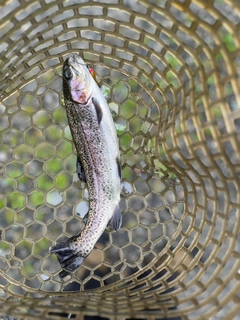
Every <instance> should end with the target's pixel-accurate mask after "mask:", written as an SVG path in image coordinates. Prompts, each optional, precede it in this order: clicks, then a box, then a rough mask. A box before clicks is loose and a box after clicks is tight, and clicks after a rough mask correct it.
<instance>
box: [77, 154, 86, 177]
mask: <svg viewBox="0 0 240 320" xmlns="http://www.w3.org/2000/svg"><path fill="white" fill-rule="evenodd" d="M77 174H78V178H79V179H80V180H82V181H84V182H86V176H85V172H84V170H83V166H82V163H81V161H80V160H79V158H77Z"/></svg>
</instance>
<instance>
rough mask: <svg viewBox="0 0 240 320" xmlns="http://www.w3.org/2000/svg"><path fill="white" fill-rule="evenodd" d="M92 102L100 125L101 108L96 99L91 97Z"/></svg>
mask: <svg viewBox="0 0 240 320" xmlns="http://www.w3.org/2000/svg"><path fill="white" fill-rule="evenodd" d="M92 102H93V105H94V107H95V110H96V114H97V120H98V125H100V123H101V121H102V116H103V113H102V109H101V107H100V104H99V103H98V101H97V100H96V99H94V98H92Z"/></svg>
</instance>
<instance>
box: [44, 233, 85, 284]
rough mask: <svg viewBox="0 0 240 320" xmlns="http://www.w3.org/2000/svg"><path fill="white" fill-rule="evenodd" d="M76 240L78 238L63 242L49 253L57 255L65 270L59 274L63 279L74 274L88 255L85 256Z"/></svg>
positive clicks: (53, 247)
mask: <svg viewBox="0 0 240 320" xmlns="http://www.w3.org/2000/svg"><path fill="white" fill-rule="evenodd" d="M74 239H76V236H74V237H72V238H70V239H67V240H66V241H61V242H59V243H57V244H56V245H55V246H52V247H50V249H49V253H51V254H52V253H55V254H56V256H57V259H58V261H59V263H60V265H61V267H62V268H63V269H65V270H62V271H61V272H60V274H59V275H60V277H61V278H64V277H65V276H67V275H68V273H69V272H73V271H74V270H76V269H77V268H78V267H80V266H81V264H82V263H83V261H84V259H85V258H86V255H84V254H83V252H82V250H81V248H80V247H79V245H77V244H76V241H74ZM68 271H69V272H68Z"/></svg>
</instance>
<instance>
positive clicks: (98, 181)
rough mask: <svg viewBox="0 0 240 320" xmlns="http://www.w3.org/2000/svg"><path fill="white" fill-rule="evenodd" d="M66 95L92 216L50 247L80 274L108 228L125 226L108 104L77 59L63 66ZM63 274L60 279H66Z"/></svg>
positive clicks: (72, 58) (75, 56)
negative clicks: (120, 202) (68, 235)
mask: <svg viewBox="0 0 240 320" xmlns="http://www.w3.org/2000/svg"><path fill="white" fill-rule="evenodd" d="M63 93H64V102H65V107H66V112H67V117H68V123H69V127H70V130H71V133H72V137H73V141H74V144H75V147H76V151H77V156H78V159H79V163H77V170H78V171H79V170H80V171H81V174H80V172H78V173H79V176H80V177H83V178H84V179H86V182H87V187H88V193H89V212H88V220H87V223H86V225H85V228H84V229H83V230H82V232H80V233H79V234H77V235H75V236H73V237H71V238H70V239H68V240H66V241H63V242H60V243H58V244H56V245H55V246H53V247H51V248H50V253H55V254H56V255H57V258H58V260H59V262H60V264H61V267H62V268H64V269H65V270H67V271H74V270H75V269H77V268H78V267H79V266H80V265H81V264H82V263H83V261H84V259H85V258H86V257H87V255H88V254H89V253H90V252H91V251H92V249H93V248H94V245H95V244H96V242H97V241H98V239H99V237H100V236H101V235H102V233H103V232H104V230H105V228H106V226H107V225H109V226H110V227H112V228H113V229H115V230H118V229H119V228H120V226H121V221H122V219H121V213H120V208H119V201H120V189H121V167H120V160H119V159H120V156H119V147H118V139H117V135H116V129H115V125H114V122H113V119H112V115H111V112H110V110H109V107H108V104H107V102H106V100H105V98H104V97H103V95H102V92H101V91H100V89H99V87H98V85H97V83H96V82H95V80H94V79H93V77H92V75H91V73H90V71H89V70H88V68H87V66H86V65H85V63H84V61H83V60H82V59H81V58H80V57H79V56H78V55H76V54H75V55H73V56H72V57H70V58H68V59H67V60H66V61H65V63H64V66H63ZM67 271H62V272H61V273H60V276H62V277H63V276H65V275H66V274H67Z"/></svg>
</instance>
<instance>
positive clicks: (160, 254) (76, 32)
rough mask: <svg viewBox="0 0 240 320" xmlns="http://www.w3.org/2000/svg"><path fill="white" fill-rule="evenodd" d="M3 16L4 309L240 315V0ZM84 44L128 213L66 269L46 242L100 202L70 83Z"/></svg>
mask: <svg viewBox="0 0 240 320" xmlns="http://www.w3.org/2000/svg"><path fill="white" fill-rule="evenodd" d="M0 18H1V19H0V52H1V54H0V72H1V76H0V94H1V96H0V99H1V100H0V131H1V135H0V142H1V143H0V164H1V167H0V168H1V179H0V193H1V194H0V231H1V242H0V306H1V312H0V313H1V314H3V315H12V316H16V317H17V318H18V319H39V318H42V319H63V318H67V317H68V318H75V319H85V318H84V316H87V315H88V316H91V315H92V316H96V315H101V316H103V317H106V318H109V319H123V318H138V319H145V318H147V319H156V318H158V319H160V318H161V319H163V318H167V317H168V318H169V317H176V316H179V317H181V319H183V320H184V319H185V320H186V319H202V318H203V317H204V319H209V318H211V317H214V319H223V318H226V319H238V315H239V314H240V307H239V305H240V281H239V280H240V276H239V269H240V239H239V223H240V219H239V190H240V186H239V174H240V158H239V157H240V144H239V134H240V111H239V97H240V85H239V73H240V58H239V48H240V46H239V41H240V38H239V26H240V24H239V22H240V4H239V2H238V1H233V0H232V1H230V0H225V1H223V0H209V1H200V0H199V1H197V0H185V1H184V0H168V1H166V0H158V1H157V0H151V1H130V0H111V1H107V0H103V1H90V0H89V1H88V0H82V1H74V0H69V1H54V0H52V1H50V0H41V1H34V0H33V1H27V0H26V1H23V0H18V1H17V0H12V1H6V2H4V1H3V2H2V3H1V8H0ZM72 53H78V54H80V55H81V56H82V57H83V59H84V60H85V61H86V62H88V63H90V64H91V65H92V66H93V68H94V69H95V72H96V75H97V80H98V82H99V85H100V86H101V87H102V88H104V90H105V93H106V95H107V96H108V103H109V106H110V109H111V110H112V113H113V117H114V121H115V123H116V128H117V133H118V137H119V143H120V152H121V161H122V168H123V186H124V189H123V192H122V197H121V203H120V206H121V210H122V216H123V225H122V228H121V229H120V230H119V231H118V232H111V231H109V230H106V232H104V234H103V235H102V236H101V238H100V239H99V241H98V243H97V244H96V246H95V248H94V250H93V251H92V253H91V254H90V255H89V256H88V258H87V259H86V260H85V261H84V264H83V266H82V267H81V268H80V269H79V270H77V271H76V272H75V273H73V274H72V275H71V276H70V277H69V278H68V279H67V280H65V281H63V280H61V279H60V277H59V272H60V266H59V264H58V262H57V259H56V256H54V255H49V253H48V250H49V247H50V246H52V245H54V244H55V243H56V242H58V241H59V240H60V239H63V238H66V237H70V236H72V235H73V234H75V233H77V232H79V230H81V228H83V226H84V225H83V222H82V217H83V216H84V214H85V213H86V212H87V211H88V194H87V189H86V185H85V184H84V183H81V182H80V181H78V179H77V176H76V172H75V171H76V153H75V148H74V145H73V143H72V138H71V134H70V130H69V127H68V122H67V119H66V113H65V109H64V105H63V97H62V78H61V72H62V70H61V69H62V65H63V62H64V60H65V59H66V58H67V57H68V56H69V55H71V54H72ZM6 301H7V303H6Z"/></svg>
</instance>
